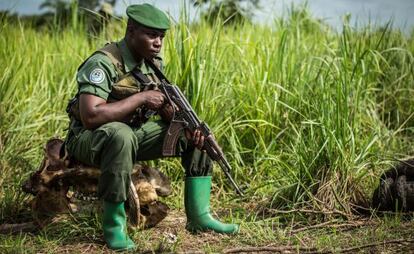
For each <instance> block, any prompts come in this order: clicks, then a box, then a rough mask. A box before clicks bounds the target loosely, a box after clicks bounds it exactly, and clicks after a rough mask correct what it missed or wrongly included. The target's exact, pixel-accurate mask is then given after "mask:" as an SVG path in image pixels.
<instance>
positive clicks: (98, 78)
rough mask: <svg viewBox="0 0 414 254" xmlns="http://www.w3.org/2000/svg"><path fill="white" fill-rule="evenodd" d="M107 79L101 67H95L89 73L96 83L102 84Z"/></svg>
mask: <svg viewBox="0 0 414 254" xmlns="http://www.w3.org/2000/svg"><path fill="white" fill-rule="evenodd" d="M104 80H105V72H104V71H103V70H102V69H101V68H95V69H93V70H92V71H91V73H90V74H89V81H90V82H91V83H94V84H100V83H102V82H103V81H104Z"/></svg>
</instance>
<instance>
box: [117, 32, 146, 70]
mask: <svg viewBox="0 0 414 254" xmlns="http://www.w3.org/2000/svg"><path fill="white" fill-rule="evenodd" d="M118 46H119V49H120V50H121V55H122V59H123V62H124V68H125V72H126V73H128V72H130V71H132V70H133V69H134V68H135V67H138V68H139V69H140V70H141V72H142V73H143V74H149V73H154V71H153V70H152V69H151V68H150V67H149V66H147V65H146V64H145V63H144V60H141V61H140V62H137V61H136V60H135V58H134V57H133V55H132V53H131V51H130V50H129V48H128V46H127V44H126V42H125V39H122V40H121V41H119V42H118Z"/></svg>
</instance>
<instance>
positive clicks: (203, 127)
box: [146, 60, 243, 196]
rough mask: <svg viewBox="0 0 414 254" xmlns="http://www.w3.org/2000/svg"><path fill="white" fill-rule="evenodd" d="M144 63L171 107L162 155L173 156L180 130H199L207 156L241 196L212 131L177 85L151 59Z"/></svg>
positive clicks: (241, 193)
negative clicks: (153, 73)
mask: <svg viewBox="0 0 414 254" xmlns="http://www.w3.org/2000/svg"><path fill="white" fill-rule="evenodd" d="M146 63H147V64H148V65H149V66H150V67H151V68H152V69H153V70H154V72H155V75H156V76H157V78H158V79H159V80H160V81H161V85H160V86H159V89H160V90H161V92H162V93H163V94H164V95H165V97H166V98H167V101H168V103H169V104H170V105H172V108H173V117H172V120H171V123H170V127H169V130H168V133H167V135H166V136H165V139H164V144H163V155H164V156H174V155H175V147H176V144H177V141H178V137H179V134H180V131H181V130H182V129H188V130H190V131H191V133H193V132H194V131H195V130H197V129H198V130H200V131H201V134H202V135H203V136H204V146H203V149H204V150H206V152H207V154H208V155H209V157H210V158H211V159H212V160H214V161H216V162H217V163H218V164H219V165H220V167H221V169H222V170H223V172H224V174H225V175H226V177H227V179H228V180H229V181H230V183H231V184H232V185H233V187H234V189H235V190H236V192H237V194H239V195H240V196H243V192H242V191H241V189H240V188H239V186H238V185H237V184H236V182H235V181H234V179H233V178H232V176H231V175H230V172H231V166H230V164H229V163H228V161H227V160H226V157H225V156H224V153H223V151H222V150H221V147H220V146H219V145H218V143H217V141H216V140H215V139H214V137H213V133H212V132H211V130H210V129H209V128H208V126H207V124H206V123H204V122H201V121H200V119H199V118H198V116H197V114H196V113H195V112H194V110H193V108H192V107H191V105H190V103H188V101H187V99H186V98H185V96H184V95H183V93H182V92H181V90H180V89H179V88H178V86H176V85H173V84H171V82H170V81H168V79H167V78H166V77H165V76H164V74H163V73H162V72H161V71H160V70H159V69H158V67H157V66H155V64H154V63H153V62H152V61H149V60H147V61H146Z"/></svg>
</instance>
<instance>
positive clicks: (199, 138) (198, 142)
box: [185, 129, 204, 150]
mask: <svg viewBox="0 0 414 254" xmlns="http://www.w3.org/2000/svg"><path fill="white" fill-rule="evenodd" d="M185 137H186V138H187V139H188V140H189V141H192V142H193V144H194V146H195V147H197V148H198V149H199V150H203V146H204V136H203V134H202V133H201V131H200V130H195V131H194V133H191V132H190V131H189V130H188V129H186V130H185Z"/></svg>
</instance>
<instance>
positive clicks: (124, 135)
mask: <svg viewBox="0 0 414 254" xmlns="http://www.w3.org/2000/svg"><path fill="white" fill-rule="evenodd" d="M126 12H127V15H128V17H129V19H128V24H127V28H126V33H125V37H124V39H122V40H121V41H119V42H117V43H112V44H109V45H107V46H105V47H104V48H102V49H100V50H98V51H96V52H95V53H94V54H92V56H90V57H89V58H88V59H87V60H86V61H85V62H84V63H83V64H82V65H81V66H80V67H79V69H78V73H77V82H78V94H77V98H78V100H77V102H76V103H75V105H72V108H78V109H79V114H78V116H76V115H77V114H74V115H75V116H74V117H72V121H71V127H70V131H69V134H68V137H67V139H66V147H67V149H68V151H69V153H70V154H71V155H72V156H73V157H74V158H75V159H77V160H79V161H81V162H83V163H86V164H89V165H93V166H97V167H99V168H100V169H101V172H102V173H101V176H100V179H99V184H98V195H99V197H100V198H102V199H103V202H104V205H103V208H104V209H103V210H104V211H103V213H104V214H103V222H102V225H103V232H104V239H105V241H106V243H107V245H108V247H109V248H111V249H115V250H121V249H132V248H134V246H135V245H134V243H133V242H132V240H131V239H130V238H129V237H128V235H127V233H126V214H125V209H124V202H125V200H126V199H127V193H128V186H129V183H130V174H131V170H132V167H133V164H134V163H135V162H138V161H144V160H153V159H157V158H160V157H162V146H163V140H164V136H165V134H166V132H167V131H168V127H169V124H168V120H170V118H171V110H172V109H171V105H167V104H166V98H165V97H164V95H163V94H162V93H161V92H160V91H158V90H157V89H156V84H157V82H158V81H159V80H158V79H157V77H156V76H155V74H154V70H153V69H151V68H150V67H149V66H148V65H147V64H146V63H145V60H147V61H152V62H153V63H154V64H155V65H156V66H159V67H162V61H161V58H159V57H158V54H159V53H160V50H161V47H162V40H163V38H164V35H165V32H166V30H168V29H169V26H170V24H169V19H168V17H167V16H166V15H165V14H164V13H163V12H162V11H160V10H159V9H157V8H155V7H154V6H152V5H149V4H142V5H131V6H129V7H128V8H127V11H126ZM133 70H135V71H137V70H138V71H139V73H141V74H143V75H139V77H141V78H139V77H138V78H136V75H134V76H133V75H132V73H131V72H132V71H133ZM151 111H156V112H158V113H159V115H160V116H161V118H162V119H161V120H156V121H147V119H146V116H147V113H148V112H151ZM203 143H204V137H203V136H202V135H201V133H200V132H199V131H195V132H194V133H182V135H181V136H180V138H179V140H178V142H177V147H176V156H180V157H181V160H182V165H183V167H184V168H185V172H186V179H185V191H184V192H185V210H186V215H187V227H186V228H187V229H188V230H190V231H192V232H197V231H206V230H213V231H216V232H219V233H229V234H231V233H237V232H238V230H239V226H238V225H235V224H223V223H221V222H219V221H217V220H215V219H214V218H212V216H211V214H210V190H211V176H210V175H211V170H212V162H211V160H210V158H208V156H207V154H206V153H205V152H202V151H200V149H201V148H202V147H203Z"/></svg>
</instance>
